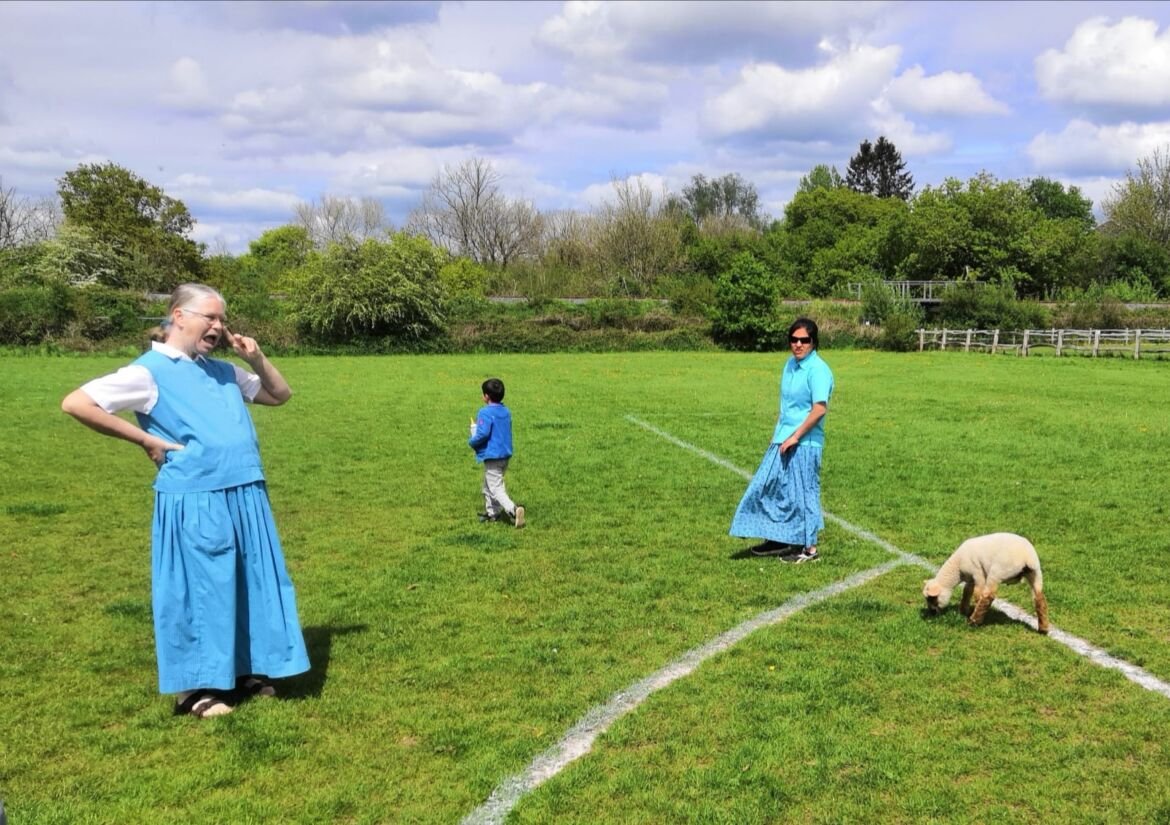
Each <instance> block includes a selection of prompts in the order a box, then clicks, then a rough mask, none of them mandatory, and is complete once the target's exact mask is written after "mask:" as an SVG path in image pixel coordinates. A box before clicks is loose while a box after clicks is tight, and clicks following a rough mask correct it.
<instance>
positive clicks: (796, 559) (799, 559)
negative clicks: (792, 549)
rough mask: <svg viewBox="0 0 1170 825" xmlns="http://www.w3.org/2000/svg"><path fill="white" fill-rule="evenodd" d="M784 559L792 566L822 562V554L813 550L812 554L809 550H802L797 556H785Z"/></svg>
mask: <svg viewBox="0 0 1170 825" xmlns="http://www.w3.org/2000/svg"><path fill="white" fill-rule="evenodd" d="M783 558H784V561H786V562H789V563H791V564H804V563H805V562H806V561H820V560H821V554H820V553H818V552H817V551H816V550H813V551H812V552H811V553H810V552H808V550H801V551H800V552H799V553H798V554H796V555H795V556H784V557H783Z"/></svg>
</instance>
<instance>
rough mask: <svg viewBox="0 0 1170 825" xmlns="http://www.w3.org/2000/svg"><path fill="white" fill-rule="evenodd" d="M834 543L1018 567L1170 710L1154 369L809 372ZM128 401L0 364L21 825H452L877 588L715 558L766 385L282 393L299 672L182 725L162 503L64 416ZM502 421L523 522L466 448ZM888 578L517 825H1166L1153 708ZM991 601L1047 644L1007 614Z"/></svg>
mask: <svg viewBox="0 0 1170 825" xmlns="http://www.w3.org/2000/svg"><path fill="white" fill-rule="evenodd" d="M823 354H824V356H825V358H826V360H827V361H829V363H830V364H831V366H832V367H833V369H834V372H835V374H836V379H837V390H836V394H835V396H834V399H833V406H832V411H831V413H830V415H829V418H828V421H827V445H826V451H825V459H824V476H823V484H824V504H825V507H826V509H827V510H828V511H829V512H831V513H833V514H835V515H836V516H839V517H841V518H843V519H845V520H847V521H848V522H850V523H852V524H854V525H858V526H859V527H862V528H864V529H865V530H869V531H871V532H872V533H874V534H876V535H877V536H880V537H881V538H883V539H885V540H887V541H889V542H891V543H893V544H894V545H896V546H897V547H898V548H901V549H902V550H905V551H907V552H910V553H916V554H918V555H920V556H923V557H925V558H926V559H928V560H930V561H931V562H933V563H941V562H942V560H943V559H945V558H946V556H947V555H949V553H950V552H951V551H952V550H953V549H954V547H955V546H956V545H957V544H958V543H959V541H961V540H962V539H963V538H965V537H967V536H971V535H975V534H979V533H986V532H992V531H997V530H1011V531H1016V532H1020V533H1023V534H1024V535H1027V536H1029V537H1030V538H1031V539H1032V540H1033V541H1034V543H1035V544H1036V546H1037V549H1038V550H1039V553H1040V557H1041V559H1042V561H1043V562H1044V572H1045V584H1046V588H1045V590H1046V593H1047V594H1048V598H1049V603H1050V606H1051V616H1052V621H1053V623H1054V625H1055V626H1056V627H1058V628H1060V629H1062V630H1064V631H1067V632H1069V633H1072V634H1076V635H1077V636H1079V637H1081V638H1083V639H1085V640H1087V641H1089V642H1091V643H1093V644H1095V645H1097V646H1098V647H1100V648H1102V649H1104V650H1106V651H1108V652H1109V653H1111V654H1113V655H1114V656H1117V657H1120V658H1123V659H1125V660H1127V661H1129V662H1132V663H1134V664H1137V665H1140V666H1141V667H1143V668H1145V669H1146V670H1147V671H1149V672H1150V673H1152V674H1154V675H1155V676H1157V677H1159V678H1161V679H1164V680H1170V585H1168V584H1167V582H1166V577H1165V575H1164V572H1163V568H1162V566H1161V565H1162V563H1163V562H1164V561H1165V560H1166V559H1167V538H1166V535H1167V533H1166V520H1167V519H1166V516H1167V513H1166V507H1167V504H1166V501H1167V495H1166V467H1167V463H1168V459H1170V441H1168V436H1170V418H1168V417H1167V414H1166V404H1167V400H1168V395H1167V390H1166V387H1167V378H1168V377H1170V373H1168V372H1167V369H1168V367H1167V365H1166V364H1165V363H1158V362H1146V361H1142V362H1136V363H1135V362H1128V361H1120V360H1113V359H1110V360H1106V361H1093V360H1090V359H1079V358H1069V359H1048V358H1044V359H1017V358H1007V357H998V358H992V357H988V356H981V355H963V354H958V353H923V354H917V353H916V354H906V355H895V354H883V353H873V352H845V351H841V352H837V351H832V350H829V351H826V352H824V353H823ZM121 363H123V361H121V360H116V359H108V358H97V357H92V358H19V357H10V358H4V359H2V360H0V370H2V371H3V378H4V380H3V382H2V385H0V419H2V420H3V421H4V428H3V430H2V434H0V466H3V468H4V473H3V476H0V583H2V585H3V590H2V593H0V798H2V799H3V800H4V801H5V804H6V806H7V808H8V813H9V818H10V821H11V823H12V825H30V824H31V823H38V824H39V823H70V824H71V825H72V824H73V823H107V822H108V823H115V822H117V823H125V822H135V823H174V822H191V823H246V822H256V823H260V822H304V823H310V822H312V823H320V822H331V823H389V822H409V823H415V822H418V823H430V822H436V823H441V822H458V821H460V820H461V819H462V818H463V817H465V816H467V815H468V814H469V813H471V812H472V811H473V810H475V809H476V808H477V806H479V805H480V804H481V803H483V802H484V801H485V800H486V799H488V797H489V795H490V794H491V793H492V791H493V789H494V788H496V786H497V784H498V783H500V782H501V781H503V780H505V779H506V778H508V777H510V776H513V775H515V774H517V773H519V772H522V771H524V770H525V768H526V767H527V766H528V764H529V763H530V762H531V760H532V759H533V758H534V757H535V756H537V755H538V754H540V753H542V752H543V751H545V750H546V749H548V748H549V747H550V746H552V745H554V744H555V743H556V742H557V741H558V740H559V739H560V738H561V737H562V736H563V735H564V734H565V732H566V731H567V730H568V729H569V728H571V727H572V726H573V725H574V723H575V722H577V721H578V720H579V719H580V718H581V717H582V716H583V715H584V714H585V713H586V712H587V711H589V709H590V708H593V707H594V706H596V705H599V704H601V703H604V702H606V701H607V700H608V699H609V698H610V697H611V696H613V695H614V694H615V693H616V692H618V691H621V690H623V689H625V688H627V687H628V686H629V685H631V684H632V683H635V682H637V681H638V680H640V679H642V678H643V677H645V676H647V675H648V674H650V673H652V672H654V671H656V670H658V669H659V668H661V667H662V666H663V665H665V664H666V663H667V662H670V661H671V660H673V659H675V658H676V657H678V656H679V655H680V654H682V653H684V652H685V651H687V650H690V649H692V648H695V647H696V646H698V645H701V644H703V643H704V642H706V641H708V640H710V639H711V638H712V637H715V636H717V635H718V634H720V633H723V632H724V631H726V630H728V629H730V628H732V627H735V626H736V625H739V624H740V623H742V622H745V621H747V620H750V619H752V618H753V617H755V616H757V615H758V614H760V613H761V612H762V611H765V610H769V609H771V608H774V607H776V606H778V605H781V604H783V603H785V602H787V601H789V600H791V599H793V598H795V597H798V596H800V595H801V594H803V593H808V592H811V591H816V590H819V589H821V588H824V587H827V586H830V585H832V584H834V583H835V582H839V581H841V580H843V579H845V578H846V577H848V576H850V575H852V574H855V573H858V572H860V571H865V570H869V569H871V568H874V567H876V566H877V565H880V564H883V563H884V562H886V561H888V560H889V559H890V558H891V557H890V555H889V554H888V553H887V552H886V551H885V550H883V549H882V548H881V547H879V546H877V545H876V544H873V543H871V542H867V541H864V540H862V539H860V538H858V537H856V536H855V535H853V534H851V533H849V532H847V531H846V530H844V529H842V528H840V527H838V526H835V525H834V524H830V525H829V527H828V529H827V530H826V531H825V533H823V534H822V539H821V550H822V553H823V555H824V559H823V560H822V561H821V562H820V563H818V564H814V565H800V566H791V565H784V564H780V563H778V562H776V561H775V560H770V559H764V560H761V559H756V558H750V557H748V558H744V557H743V556H742V550H743V549H744V548H745V546H747V545H748V544H749V542H746V541H742V540H737V539H733V538H730V537H728V536H727V534H726V531H727V526H728V524H729V521H730V518H731V514H732V512H733V510H734V508H735V505H736V503H737V502H738V500H739V496H740V495H741V493H742V491H743V489H744V487H745V485H746V482H745V481H744V480H743V478H742V477H741V476H740V475H738V474H737V473H735V472H733V471H730V470H729V469H727V468H726V467H723V466H719V465H718V464H716V463H713V462H712V461H711V460H708V459H707V458H704V457H702V456H700V455H697V454H695V453H694V452H691V451H688V450H685V449H681V448H680V447H678V446H676V445H675V444H673V443H671V442H670V441H668V440H666V439H664V438H662V437H660V436H658V435H655V434H654V433H652V432H650V431H648V430H647V429H645V428H643V427H640V426H637V425H635V424H633V423H631V422H630V420H629V419H628V418H627V416H634V417H636V418H638V419H640V420H642V421H645V422H647V423H649V424H651V425H653V426H654V427H656V428H658V429H660V430H662V431H663V432H666V433H669V434H671V435H673V436H674V437H676V438H678V439H680V440H682V441H685V442H688V443H690V444H693V445H695V446H696V447H699V448H701V449H703V450H706V451H708V452H709V453H711V454H712V455H713V456H718V457H721V458H723V459H725V460H726V461H728V462H730V463H731V464H732V465H734V466H736V467H738V468H742V469H743V470H746V471H749V472H750V471H752V470H754V468H755V466H756V464H757V462H758V460H759V458H760V456H761V454H762V451H763V449H764V448H765V446H766V443H767V440H768V438H769V437H770V434H771V430H772V425H773V423H774V420H775V414H776V389H777V386H776V385H777V376H778V373H779V368H780V366H781V365H782V357H781V356H779V355H752V354H740V355H737V354H722V353H702V354H697V353H684V354H666V353H661V354H659V353H653V354H614V355H582V356H560V355H558V356H551V355H548V356H460V357H402V358H397V357H394V358H390V357H387V358H373V357H371V358H288V359H281V360H280V361H279V366H280V367H281V368H282V370H283V371H284V373H285V375H286V376H287V377H288V379H289V381H290V383H291V384H292V386H293V388H294V391H295V393H296V395H295V397H294V399H293V401H292V402H290V404H289V405H287V406H285V407H282V408H278V409H267V408H258V409H256V410H254V411H253V413H254V418H255V421H256V425H257V429H258V431H259V433H260V438H261V447H262V450H263V453H264V458H265V464H266V470H267V474H268V479H269V490H270V493H271V496H272V500H273V506H274V509H275V511H276V516H277V523H278V526H279V527H280V529H281V534H282V538H283V540H284V545H285V552H286V556H287V558H288V562H289V567H290V570H291V572H292V575H293V580H294V582H295V584H296V586H297V589H298V598H299V603H300V610H301V620H302V623H303V625H304V627H305V632H306V638H307V641H308V643H309V647H310V653H311V656H312V658H313V664H314V667H313V670H312V671H311V672H310V673H309V674H307V675H305V676H303V677H300V678H297V679H293V680H289V681H287V682H285V683H283V684H282V687H283V688H284V698H283V699H279V700H256V701H252V702H250V703H247V704H245V705H243V706H241V707H240V708H239V709H238V710H237V711H236V713H234V714H232V715H231V716H228V717H225V718H222V719H218V720H207V721H202V722H200V721H197V720H194V719H191V718H188V717H183V718H175V717H172V716H171V703H170V701H169V699H168V698H165V697H161V696H159V695H158V694H157V691H156V687H155V686H156V681H155V678H156V674H155V669H154V651H153V641H152V630H151V621H150V604H149V569H150V564H149V520H150V507H151V493H150V489H149V484H150V481H151V477H152V474H153V467H152V466H151V465H150V463H149V461H148V460H147V459H146V458H145V456H144V455H143V454H142V453H141V452H140V451H139V450H137V449H136V448H133V447H131V446H130V445H128V444H125V443H122V442H116V441H114V440H112V439H107V438H102V437H100V436H98V435H96V434H94V433H91V432H89V431H87V430H85V429H84V428H82V427H81V426H79V425H77V424H76V423H75V422H73V421H72V420H70V419H68V418H67V417H66V416H64V415H63V414H62V413H60V412H59V411H58V404H59V402H60V399H61V397H62V396H64V395H65V393H66V392H68V391H69V390H70V389H72V388H74V387H76V386H78V385H79V384H81V383H82V382H83V381H85V380H87V379H88V378H90V377H93V376H96V375H98V374H101V373H103V372H107V371H109V370H111V369H114V368H115V367H117V366H119V365H120V364H121ZM491 374H498V375H500V376H501V377H502V378H503V379H504V380H505V382H506V383H507V385H508V396H507V399H506V401H507V403H508V404H509V406H510V407H511V408H512V410H513V414H514V417H515V422H516V425H515V426H516V445H517V456H516V458H515V459H514V461H513V464H512V467H511V469H510V470H509V474H508V486H509V491H510V492H511V493H512V495H513V497H515V498H517V499H518V500H519V501H521V502H523V503H524V504H525V505H526V506H527V508H528V513H529V520H530V525H529V527H527V528H526V529H524V530H520V531H517V530H514V529H511V528H509V527H505V526H502V525H480V524H478V523H477V522H476V519H475V513H476V512H477V510H479V509H481V502H480V500H479V495H478V491H479V485H480V481H481V476H480V472H479V468H478V467H477V465H475V463H474V461H473V459H472V456H471V452H470V450H468V449H467V448H466V446H465V439H466V422H467V419H468V417H469V416H470V415H472V414H473V413H474V411H475V410H476V409H477V407H478V406H479V403H480V402H479V389H478V385H479V382H480V381H481V380H482V379H483V378H485V377H487V376H488V375H491ZM926 575H927V574H926V573H925V571H923V570H922V569H920V568H918V567H914V566H901V567H897V568H895V569H893V570H891V571H890V572H887V573H885V574H884V575H881V576H878V577H877V578H875V579H873V580H872V581H871V582H869V583H867V584H864V585H862V586H860V587H856V588H854V589H851V590H848V591H846V592H844V593H842V594H841V595H839V596H836V597H834V598H830V599H827V600H825V601H823V602H821V603H819V604H816V605H813V606H810V607H808V608H807V609H805V610H803V611H801V612H799V613H796V614H795V615H793V616H791V617H790V618H788V619H787V620H785V621H783V622H781V623H779V624H776V625H773V626H770V627H766V628H763V629H761V630H759V631H757V632H755V633H753V634H752V635H750V636H748V637H747V638H746V639H744V640H743V641H742V642H741V643H739V644H738V645H736V646H734V647H733V648H732V649H730V650H729V651H728V652H726V653H723V654H720V655H718V656H715V657H713V658H711V659H710V660H708V661H707V662H706V663H705V664H703V665H702V666H700V667H699V668H698V670H696V671H695V672H694V673H693V674H691V675H690V676H687V677H686V678H683V679H680V680H679V681H677V682H675V683H674V684H672V685H671V686H669V687H667V688H665V689H663V690H661V691H659V692H657V693H654V694H653V695H651V696H650V697H649V699H648V700H647V701H646V702H645V703H644V704H642V705H641V706H640V707H639V708H637V709H636V710H635V711H633V712H631V713H630V714H628V715H626V716H624V717H622V718H621V719H619V720H618V721H617V722H616V723H615V724H614V725H613V726H612V728H610V729H609V730H608V732H606V733H605V734H603V735H602V736H601V737H600V738H599V739H598V741H597V743H596V745H595V747H594V748H593V750H592V751H591V752H590V753H589V754H588V755H586V756H584V757H583V758H581V759H579V760H577V761H575V762H573V763H572V764H570V765H569V766H568V767H567V768H566V769H565V770H564V771H563V772H561V773H559V774H558V775H556V776H554V777H553V778H551V779H550V780H549V781H548V782H547V783H545V784H543V785H541V786H540V787H539V788H537V789H536V790H535V791H533V792H532V793H531V794H529V795H526V796H524V797H523V798H521V799H520V800H519V804H518V805H517V807H516V808H515V810H514V811H513V812H512V813H511V815H510V819H509V821H512V822H524V823H550V822H555V823H660V822H701V823H764V822H777V823H778V822H915V823H917V822H948V823H949V822H960V823H961V822H972V823H975V822H997V823H1002V822H1037V821H1040V820H1048V821H1055V822H1168V821H1170V744H1168V742H1170V739H1168V737H1167V735H1166V733H1167V731H1168V730H1170V699H1167V698H1165V697H1164V696H1162V695H1159V694H1158V693H1155V692H1151V691H1147V690H1144V689H1142V688H1141V687H1139V686H1137V685H1135V684H1134V683H1132V682H1130V681H1128V680H1126V679H1125V678H1124V677H1123V676H1121V675H1120V674H1118V673H1117V672H1116V671H1113V670H1107V669H1103V668H1100V667H1098V666H1096V665H1094V664H1092V663H1091V662H1089V661H1088V660H1086V659H1085V658H1082V657H1080V656H1077V655H1075V654H1074V653H1073V652H1071V651H1070V650H1068V649H1067V648H1066V647H1063V646H1061V645H1059V644H1057V643H1056V642H1055V641H1054V640H1052V639H1049V638H1045V637H1042V636H1040V635H1038V634H1036V633H1034V632H1031V631H1030V630H1029V629H1028V628H1026V627H1025V626H1024V625H1022V624H1018V623H1016V622H1012V621H1010V620H1007V619H1006V618H1004V617H1003V616H1001V615H999V614H993V615H992V616H991V618H990V619H989V622H988V624H987V625H986V626H984V627H982V628H979V629H970V628H968V627H967V626H966V625H965V623H964V622H963V621H962V619H961V617H960V616H958V615H957V614H956V613H955V612H954V611H953V610H952V611H949V612H948V613H946V614H944V615H943V616H941V617H939V618H937V619H933V620H927V619H924V618H923V616H922V614H921V611H920V601H921V597H920V591H921V585H922V579H923V578H924V577H925V576H926ZM1001 595H1002V596H1004V597H1005V598H1007V599H1009V600H1011V601H1013V602H1015V603H1016V604H1018V605H1020V606H1022V607H1024V608H1026V609H1028V610H1030V609H1031V605H1030V600H1029V599H1028V598H1027V591H1026V590H1025V589H1024V588H1022V587H1009V588H1005V589H1004V590H1003V591H1001Z"/></svg>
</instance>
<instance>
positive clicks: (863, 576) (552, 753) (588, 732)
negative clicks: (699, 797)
mask: <svg viewBox="0 0 1170 825" xmlns="http://www.w3.org/2000/svg"><path fill="white" fill-rule="evenodd" d="M905 563H906V562H905V561H903V560H902V559H893V560H891V561H888V562H886V563H885V564H883V565H879V566H878V567H873V568H870V569H869V570H863V571H862V572H860V573H854V574H853V575H852V576H849V577H848V578H845V579H842V580H841V581H838V582H834V583H833V584H830V585H828V586H827V587H823V588H821V589H820V590H814V591H812V592H811V593H801V594H800V595H798V596H793V597H792V598H791V599H789V600H788V601H786V602H785V603H784V604H782V605H780V606H779V607H776V608H773V609H772V610H767V611H765V612H763V613H760V614H759V615H757V616H754V617H753V618H751V619H748V620H747V621H746V622H744V623H743V624H740V625H737V626H736V627H733V628H732V629H731V630H728V631H726V632H724V633H721V634H719V635H718V636H716V637H715V638H714V639H711V640H710V641H709V642H707V643H705V644H703V645H700V646H699V647H696V648H693V649H691V650H688V651H687V652H686V653H684V654H683V655H681V656H679V657H678V658H677V659H675V660H674V661H672V662H670V663H668V664H667V665H666V666H665V667H663V668H662V669H660V670H658V671H656V672H654V673H652V674H650V675H649V676H647V677H646V678H645V679H642V680H641V681H638V682H635V683H634V684H632V685H630V686H629V687H627V688H626V689H625V690H621V691H618V692H617V693H615V694H614V695H613V696H611V697H610V698H609V701H608V702H606V703H605V704H604V705H597V706H595V707H593V708H591V709H590V710H589V711H588V712H587V713H586V714H585V715H584V716H582V717H581V719H580V720H578V721H577V723H576V724H575V725H573V727H571V728H569V730H568V732H566V733H565V735H564V736H563V737H561V740H560V741H559V742H557V743H556V744H555V745H553V746H552V747H550V748H549V749H548V750H546V751H545V752H544V753H542V754H540V755H539V756H537V757H536V758H535V759H533V760H532V762H531V763H530V764H529V766H528V768H527V770H525V771H524V772H523V773H519V774H516V775H515V776H512V777H509V778H508V779H505V780H504V781H503V782H501V783H500V784H499V785H497V786H496V789H495V790H494V791H492V795H491V796H490V797H489V798H488V800H487V802H485V803H484V804H483V805H481V806H479V807H478V808H476V809H475V810H474V811H472V812H471V813H470V814H468V815H467V816H466V817H464V818H463V825H489V823H490V824H491V825H495V823H500V822H503V821H504V819H505V817H507V815H508V813H509V812H510V811H511V810H512V809H513V808H514V807H516V803H517V802H519V801H520V798H521V797H522V796H524V795H525V794H527V793H528V792H529V791H532V790H534V789H536V788H537V787H538V786H540V785H541V784H543V783H544V782H545V781H547V780H549V779H551V778H552V777H554V776H556V775H557V774H558V773H560V772H561V771H562V770H563V769H564V768H565V766H566V765H568V764H569V763H570V762H572V761H573V760H575V759H579V758H580V757H582V756H584V755H585V754H587V753H588V752H589V750H590V749H591V748H592V747H593V742H594V740H596V739H597V737H598V736H600V735H601V734H603V733H605V731H607V730H608V729H609V727H610V726H611V725H612V724H613V723H614V722H616V721H617V720H618V719H620V718H622V717H623V716H625V715H626V714H627V713H629V712H630V711H632V710H634V709H635V708H636V707H638V705H640V704H642V703H643V702H644V701H646V699H647V698H648V697H649V696H650V694H652V693H654V692H655V691H658V690H662V689H663V688H664V687H666V686H668V685H670V684H671V683H672V682H675V681H677V680H679V679H681V678H683V677H684V676H689V675H690V674H691V673H693V672H694V671H695V668H697V667H698V666H699V665H701V664H702V663H703V662H705V661H706V660H707V659H709V658H711V657H712V656H714V655H716V654H718V653H722V652H723V651H725V650H727V649H728V648H730V647H732V646H733V645H735V644H737V643H738V642H740V641H742V640H743V639H744V638H745V637H747V636H748V635H749V634H751V633H753V632H755V631H757V630H759V629H760V628H761V627H767V626H768V625H772V624H777V623H779V622H782V621H784V620H785V619H787V618H788V617H789V616H791V615H792V614H794V613H797V612H799V611H801V610H803V609H804V608H806V607H808V606H810V605H814V604H817V603H818V602H823V601H825V600H827V599H831V598H832V597H833V596H837V595H839V594H841V593H844V592H845V591H846V590H850V589H852V588H854V587H858V586H860V585H863V584H865V583H866V582H869V581H872V580H873V579H876V578H877V577H878V576H880V575H882V574H883V573H887V572H889V571H890V570H893V569H894V568H895V567H901V566H902V565H903V564H905Z"/></svg>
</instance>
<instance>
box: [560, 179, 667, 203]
mask: <svg viewBox="0 0 1170 825" xmlns="http://www.w3.org/2000/svg"><path fill="white" fill-rule="evenodd" d="M618 182H619V183H625V184H628V185H630V186H632V187H634V189H635V190H636V189H637V188H638V187H641V188H642V189H643V190H645V191H647V192H649V193H650V194H651V195H652V196H653V198H654V200H655V202H658V201H660V200H661V198H662V196H663V195H664V194H665V193H667V192H669V191H670V184H669V182H668V181H667V179H666V178H664V177H663V176H662V175H658V174H655V173H653V172H640V173H638V174H636V175H627V176H626V177H625V178H621V179H620V180H619V181H618ZM580 201H581V202H582V203H583V204H585V205H586V206H588V207H593V208H596V207H599V206H604V205H605V204H607V203H609V204H612V203H615V202H616V201H617V193H616V191H615V189H614V181H612V180H611V181H609V182H608V183H594V184H591V185H589V186H586V187H585V188H584V189H583V190H582V191H581V194H580Z"/></svg>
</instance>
